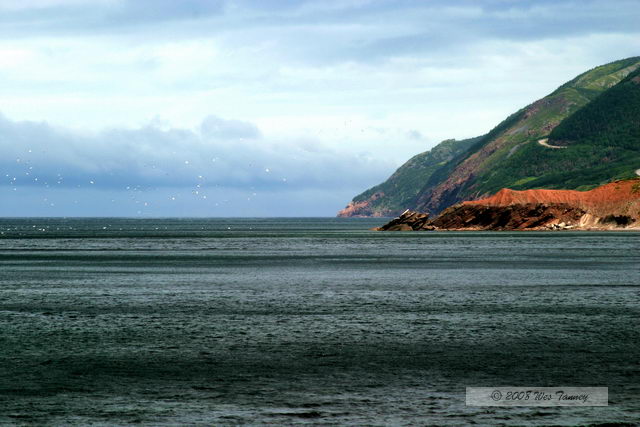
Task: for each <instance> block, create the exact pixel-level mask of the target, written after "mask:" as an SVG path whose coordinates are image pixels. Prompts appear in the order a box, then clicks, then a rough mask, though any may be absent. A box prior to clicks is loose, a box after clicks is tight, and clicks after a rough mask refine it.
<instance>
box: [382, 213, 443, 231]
mask: <svg viewBox="0 0 640 427" xmlns="http://www.w3.org/2000/svg"><path fill="white" fill-rule="evenodd" d="M374 230H376V231H419V230H435V227H433V226H431V225H429V214H423V213H419V212H413V211H410V210H409V209H407V210H406V211H404V212H403V213H402V215H400V216H399V217H397V218H394V219H392V220H391V221H389V222H388V223H386V224H385V225H383V226H382V227H377V228H374Z"/></svg>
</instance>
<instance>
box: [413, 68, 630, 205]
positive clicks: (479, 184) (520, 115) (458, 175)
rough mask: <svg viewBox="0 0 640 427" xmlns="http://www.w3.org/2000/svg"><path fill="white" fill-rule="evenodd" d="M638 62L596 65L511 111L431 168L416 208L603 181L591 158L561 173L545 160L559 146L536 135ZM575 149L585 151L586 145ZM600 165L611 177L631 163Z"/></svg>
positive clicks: (546, 131)
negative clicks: (458, 155) (449, 160)
mask: <svg viewBox="0 0 640 427" xmlns="http://www.w3.org/2000/svg"><path fill="white" fill-rule="evenodd" d="M639 65H640V57H634V58H628V59H624V60H621V61H616V62H613V63H610V64H606V65H603V66H600V67H597V68H595V69H593V70H590V71H587V72H585V73H583V74H581V75H579V76H578V77H576V78H574V79H573V80H571V81H569V82H567V83H566V84H564V85H562V86H561V87H559V88H558V89H556V90H555V91H554V92H553V93H551V94H550V95H548V96H547V97H545V98H543V99H541V100H539V101H536V102H534V103H533V104H531V105H529V106H527V107H525V108H523V109H522V110H520V111H518V112H517V113H515V114H513V115H512V116H510V117H509V118H507V119H506V120H505V121H504V122H503V123H501V124H500V125H498V126H497V127H496V128H495V129H494V130H493V131H491V132H490V133H489V134H488V135H487V136H485V137H483V138H482V139H481V141H480V142H479V143H478V144H477V145H476V146H475V147H472V148H471V149H469V151H468V152H467V153H466V158H465V159H463V160H459V161H458V164H455V165H452V164H449V165H446V166H445V167H443V168H442V169H441V170H440V171H436V172H435V173H434V174H432V177H431V179H430V180H429V182H428V183H427V184H426V185H425V187H424V188H423V189H422V190H421V194H422V196H421V198H419V199H418V203H417V205H416V206H414V208H417V209H418V210H423V211H431V212H434V213H435V212H438V211H440V210H442V209H444V208H446V207H447V206H449V205H451V204H452V203H456V202H458V201H460V200H465V199H473V198H478V197H481V196H486V195H489V194H492V193H494V192H496V191H498V190H500V189H501V188H505V187H507V188H514V189H525V188H540V187H543V186H544V187H545V188H579V189H583V188H584V189H586V188H592V187H594V186H597V185H598V184H601V183H602V182H603V180H602V179H601V177H602V173H601V171H595V170H590V169H591V168H592V167H593V164H592V163H585V162H582V163H579V164H578V165H577V168H572V170H573V171H575V170H576V169H582V170H583V171H582V172H581V173H580V174H579V175H576V176H571V177H568V176H566V174H563V175H564V176H559V175H558V174H560V173H561V171H564V170H563V169H562V168H564V167H565V165H562V164H561V163H562V162H551V163H549V167H547V161H548V160H549V159H550V158H551V156H553V155H556V156H557V155H558V152H560V151H563V150H551V149H548V148H544V147H542V146H540V145H539V144H538V143H537V141H538V140H539V139H541V138H544V137H547V136H549V133H550V132H551V131H552V129H554V128H555V127H556V126H557V125H558V124H559V123H561V122H562V121H563V120H564V119H566V118H567V117H571V116H572V115H573V114H574V113H576V112H577V111H579V110H580V109H581V108H582V107H584V106H585V105H588V104H589V103H590V102H591V101H593V100H594V99H596V98H598V97H599V95H600V94H602V93H603V92H605V91H607V90H609V89H610V88H611V87H612V86H614V85H615V84H616V83H618V82H620V81H621V80H622V79H624V78H625V77H626V76H627V75H628V74H629V73H630V72H632V71H633V70H635V69H636V68H637V67H638V66H639ZM576 150H578V151H580V150H582V152H584V153H587V152H589V150H590V149H589V148H588V147H581V148H579V149H576ZM551 151H553V152H551ZM587 157H589V156H587ZM591 157H593V156H591ZM585 158H586V157H585ZM598 167H602V168H603V169H607V168H608V169H609V171H610V176H609V178H614V177H622V176H626V175H628V174H629V164H625V165H623V164H622V163H615V164H614V163H609V164H606V165H599V166H598ZM605 182H606V180H605ZM452 183H453V184H452ZM457 183H461V184H457Z"/></svg>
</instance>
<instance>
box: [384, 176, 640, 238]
mask: <svg viewBox="0 0 640 427" xmlns="http://www.w3.org/2000/svg"><path fill="white" fill-rule="evenodd" d="M428 218H429V217H428V215H427V214H420V213H417V212H411V211H406V212H405V213H403V214H402V215H401V216H400V217H398V218H395V219H394V220H393V221H391V222H390V223H388V224H386V225H384V226H382V227H379V228H378V230H381V231H386V230H389V231H392V230H393V231H405V230H406V231H411V230H569V229H599V230H601V229H620V228H640V179H631V180H624V181H615V182H612V183H609V184H606V185H603V186H600V187H598V188H595V189H593V190H590V191H573V190H526V191H514V190H509V189H503V190H500V191H499V192H498V193H496V194H495V195H493V196H491V197H488V198H486V199H482V200H474V201H468V202H463V203H461V204H458V205H455V206H452V207H450V208H448V209H445V210H444V211H443V212H442V213H441V214H440V215H439V216H438V217H437V218H435V219H433V220H429V219H428Z"/></svg>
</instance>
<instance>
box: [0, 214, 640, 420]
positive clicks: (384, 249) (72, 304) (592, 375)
mask: <svg viewBox="0 0 640 427" xmlns="http://www.w3.org/2000/svg"><path fill="white" fill-rule="evenodd" d="M383 222H385V221H384V220H380V219H378V220H369V219H144V220H141V219H109V218H103V219H101V218H95V219H1V220H0V424H3V425H4V424H8V425H65V426H66V425H104V426H113V425H131V424H138V425H176V426H177V425H202V426H205V425H234V424H238V425H247V424H248V425H265V424H267V425H269V424H270V425H290V424H317V425H443V426H461V425H470V424H474V425H480V426H496V425H506V426H512V425H513V426H515V425H518V426H520V425H523V426H540V425H603V424H605V423H614V424H612V425H636V424H635V423H637V422H638V420H640V327H639V325H640V233H637V232H609V233H599V232H517V233H510V232H434V233H429V232H425V233H380V232H372V231H368V228H370V227H373V226H376V225H380V224H381V223H383ZM468 386H486V387H492V386H532V387H533V386H538V387H541V386H602V387H608V388H609V406H608V407H583V408H566V407H563V408H527V407H519V408H478V407H466V406H465V394H464V393H465V387H468ZM616 423H617V424H616Z"/></svg>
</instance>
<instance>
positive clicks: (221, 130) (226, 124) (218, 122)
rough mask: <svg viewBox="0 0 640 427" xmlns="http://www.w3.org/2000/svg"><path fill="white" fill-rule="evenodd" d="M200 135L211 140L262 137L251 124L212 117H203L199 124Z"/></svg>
mask: <svg viewBox="0 0 640 427" xmlns="http://www.w3.org/2000/svg"><path fill="white" fill-rule="evenodd" d="M200 133H201V134H202V135H203V136H204V137H206V138H213V139H227V140H234V139H258V138H260V137H261V136H262V135H261V133H260V130H259V129H258V128H257V127H256V126H255V125H254V124H253V123H248V122H243V121H240V120H225V119H221V118H220V117H216V116H213V115H210V116H207V117H205V119H204V120H203V121H202V123H201V124H200Z"/></svg>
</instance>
